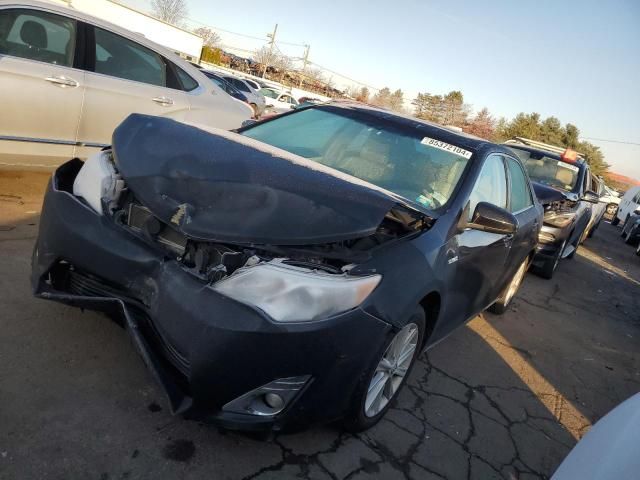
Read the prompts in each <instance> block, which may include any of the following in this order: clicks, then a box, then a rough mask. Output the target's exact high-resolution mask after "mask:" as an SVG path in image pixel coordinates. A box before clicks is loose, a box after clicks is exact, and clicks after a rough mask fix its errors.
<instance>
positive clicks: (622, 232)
mask: <svg viewBox="0 0 640 480" xmlns="http://www.w3.org/2000/svg"><path fill="white" fill-rule="evenodd" d="M628 225H629V215H627V218H625V219H624V223H623V224H622V230H621V231H620V236H621V237H622V238H624V237H625V236H626V235H627V226H628Z"/></svg>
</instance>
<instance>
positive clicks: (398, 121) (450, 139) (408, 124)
mask: <svg viewBox="0 0 640 480" xmlns="http://www.w3.org/2000/svg"><path fill="white" fill-rule="evenodd" d="M309 108H322V109H330V110H331V109H339V110H344V111H345V112H349V111H352V112H356V113H359V114H363V115H368V116H371V117H374V118H377V119H380V120H383V121H385V122H389V123H393V124H394V125H396V126H401V127H402V128H404V129H408V130H414V131H415V130H418V131H419V132H420V134H421V135H424V136H434V137H437V139H438V140H441V141H443V142H447V143H451V144H453V145H457V146H460V147H464V148H467V149H470V150H473V151H475V150H478V149H479V148H480V147H482V146H485V145H494V146H496V147H501V145H498V144H494V143H493V142H490V141H489V140H485V139H484V138H480V137H476V136H474V135H469V134H467V133H464V132H457V131H454V130H451V129H449V128H447V127H443V126H441V125H438V124H435V123H432V122H428V121H426V120H422V119H419V118H416V117H411V116H409V115H403V114H401V113H397V112H392V111H390V110H385V109H383V108H379V107H375V106H373V105H368V104H364V103H359V102H350V101H333V102H330V103H325V104H320V105H315V106H312V107H309ZM499 150H502V151H505V152H508V150H506V149H504V148H499Z"/></svg>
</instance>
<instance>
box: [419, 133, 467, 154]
mask: <svg viewBox="0 0 640 480" xmlns="http://www.w3.org/2000/svg"><path fill="white" fill-rule="evenodd" d="M420 143H422V144H423V145H427V146H428V147H434V148H437V149H440V150H444V151H445V152H451V153H455V154H456V155H460V156H461V157H464V158H471V155H473V152H470V151H469V150H465V149H464V148H460V147H456V146H455V145H451V144H450V143H447V142H443V141H441V140H436V139H435V138H429V137H424V138H423V139H422V141H421V142H420Z"/></svg>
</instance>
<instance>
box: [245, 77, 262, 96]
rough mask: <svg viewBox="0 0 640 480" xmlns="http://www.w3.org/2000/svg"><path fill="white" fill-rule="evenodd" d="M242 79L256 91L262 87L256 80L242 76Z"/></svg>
mask: <svg viewBox="0 0 640 480" xmlns="http://www.w3.org/2000/svg"><path fill="white" fill-rule="evenodd" d="M242 80H244V81H245V82H247V83H248V84H249V86H250V87H251V88H253V89H254V90H255V91H256V92H257V91H259V90H260V89H261V88H262V86H261V85H260V84H259V83H258V82H256V81H255V80H252V79H250V78H246V77H245V78H243V79H242Z"/></svg>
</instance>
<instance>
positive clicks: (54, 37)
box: [0, 9, 76, 67]
mask: <svg viewBox="0 0 640 480" xmlns="http://www.w3.org/2000/svg"><path fill="white" fill-rule="evenodd" d="M75 44H76V22H75V20H72V19H70V18H66V17H63V16H60V15H54V14H51V13H46V12H39V11H37V10H26V9H15V10H1V11H0V54H3V55H12V56H14V57H21V58H27V59H29V60H36V61H38V62H45V63H52V64H54V65H61V66H63V67H71V66H73V55H74V51H75Z"/></svg>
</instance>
